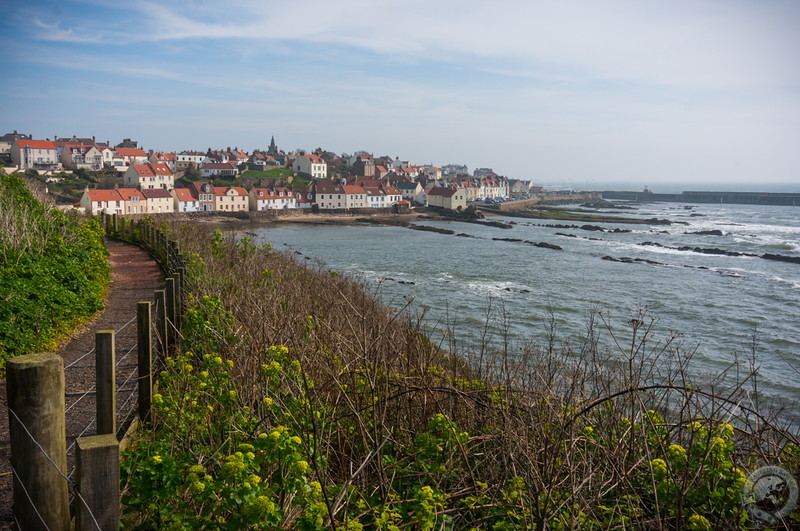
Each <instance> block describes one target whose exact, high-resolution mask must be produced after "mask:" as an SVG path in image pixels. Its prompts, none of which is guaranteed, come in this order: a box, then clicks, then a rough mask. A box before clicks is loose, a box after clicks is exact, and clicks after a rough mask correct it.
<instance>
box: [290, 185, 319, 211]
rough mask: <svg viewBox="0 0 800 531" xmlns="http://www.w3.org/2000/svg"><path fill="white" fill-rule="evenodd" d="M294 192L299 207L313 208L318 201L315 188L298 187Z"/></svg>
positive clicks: (295, 201)
mask: <svg viewBox="0 0 800 531" xmlns="http://www.w3.org/2000/svg"><path fill="white" fill-rule="evenodd" d="M292 193H293V194H294V204H295V206H296V207H297V208H303V209H306V208H309V209H310V208H312V207H313V206H314V205H315V204H316V202H317V198H316V195H314V190H313V188H310V189H305V188H297V189H293V190H292Z"/></svg>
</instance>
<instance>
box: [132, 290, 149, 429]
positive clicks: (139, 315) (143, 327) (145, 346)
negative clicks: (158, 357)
mask: <svg viewBox="0 0 800 531" xmlns="http://www.w3.org/2000/svg"><path fill="white" fill-rule="evenodd" d="M136 331H137V336H138V339H137V347H138V354H139V380H138V381H139V385H138V390H139V418H140V419H141V420H142V422H144V421H146V420H147V419H148V418H150V400H151V397H152V395H153V325H152V314H151V311H150V303H149V302H140V303H139V304H137V305H136Z"/></svg>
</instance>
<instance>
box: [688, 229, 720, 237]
mask: <svg viewBox="0 0 800 531" xmlns="http://www.w3.org/2000/svg"><path fill="white" fill-rule="evenodd" d="M684 234H697V235H698V236H725V234H723V232H722V231H721V230H718V229H715V230H698V231H696V232H684Z"/></svg>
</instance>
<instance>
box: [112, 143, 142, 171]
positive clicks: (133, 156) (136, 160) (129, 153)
mask: <svg viewBox="0 0 800 531" xmlns="http://www.w3.org/2000/svg"><path fill="white" fill-rule="evenodd" d="M115 151H116V156H115V157H114V160H115V166H116V168H117V171H118V172H120V173H124V172H126V171H127V170H128V166H131V165H133V164H147V153H145V152H144V150H143V149H139V148H117V149H116V150H115ZM118 160H119V161H121V162H122V163H121V164H116V162H117V161H118Z"/></svg>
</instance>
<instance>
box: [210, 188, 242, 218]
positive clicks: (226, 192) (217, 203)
mask: <svg viewBox="0 0 800 531" xmlns="http://www.w3.org/2000/svg"><path fill="white" fill-rule="evenodd" d="M248 199H249V196H248V194H247V190H245V189H244V188H242V187H240V186H215V187H214V211H215V212H247V210H248V206H249V200H248Z"/></svg>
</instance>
